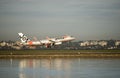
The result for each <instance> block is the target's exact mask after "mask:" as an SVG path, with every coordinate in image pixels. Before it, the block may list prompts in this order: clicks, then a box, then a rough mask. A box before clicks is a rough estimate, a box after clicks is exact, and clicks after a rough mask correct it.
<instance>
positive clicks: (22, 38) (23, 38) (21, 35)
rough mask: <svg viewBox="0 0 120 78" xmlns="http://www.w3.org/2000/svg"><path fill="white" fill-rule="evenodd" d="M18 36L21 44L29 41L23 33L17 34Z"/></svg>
mask: <svg viewBox="0 0 120 78" xmlns="http://www.w3.org/2000/svg"><path fill="white" fill-rule="evenodd" d="M18 35H19V37H20V39H21V42H22V43H26V42H27V41H29V39H28V38H27V36H25V35H24V34H23V33H18Z"/></svg>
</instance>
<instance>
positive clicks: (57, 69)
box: [0, 58, 120, 78]
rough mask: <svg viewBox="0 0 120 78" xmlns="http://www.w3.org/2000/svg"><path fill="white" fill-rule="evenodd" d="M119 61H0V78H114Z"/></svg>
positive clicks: (118, 69) (79, 59)
mask: <svg viewBox="0 0 120 78" xmlns="http://www.w3.org/2000/svg"><path fill="white" fill-rule="evenodd" d="M119 73H120V59H112V58H111V59H110V58H109V59H107V58H103V59H102V58H101V59H100V58H99V59H96V58H93V59H90V58H87V59H85V58H48V59H0V78H74V77H75V78H115V77H120V74H119Z"/></svg>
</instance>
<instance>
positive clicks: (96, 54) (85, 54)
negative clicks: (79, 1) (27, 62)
mask: <svg viewBox="0 0 120 78" xmlns="http://www.w3.org/2000/svg"><path fill="white" fill-rule="evenodd" d="M69 57H70V58H76V57H80V58H120V50H0V58H69Z"/></svg>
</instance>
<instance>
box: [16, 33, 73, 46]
mask: <svg viewBox="0 0 120 78" xmlns="http://www.w3.org/2000/svg"><path fill="white" fill-rule="evenodd" d="M18 35H19V37H20V40H21V44H22V45H24V46H45V47H47V48H50V47H51V46H55V45H60V44H62V43H63V42H69V41H72V40H74V39H75V38H74V37H72V36H63V37H62V38H49V37H47V38H46V39H44V40H39V41H38V40H34V41H33V40H30V39H29V38H27V36H25V35H24V34H23V33H21V32H20V33H18Z"/></svg>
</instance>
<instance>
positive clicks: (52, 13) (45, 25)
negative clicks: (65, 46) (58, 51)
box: [0, 0, 120, 40]
mask: <svg viewBox="0 0 120 78" xmlns="http://www.w3.org/2000/svg"><path fill="white" fill-rule="evenodd" d="M18 32H23V33H25V34H27V36H29V37H30V38H32V37H34V36H36V37H37V38H38V39H44V38H46V36H50V37H60V36H62V35H72V36H74V37H76V38H77V40H101V39H120V0H0V40H18V34H17V33H18Z"/></svg>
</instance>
